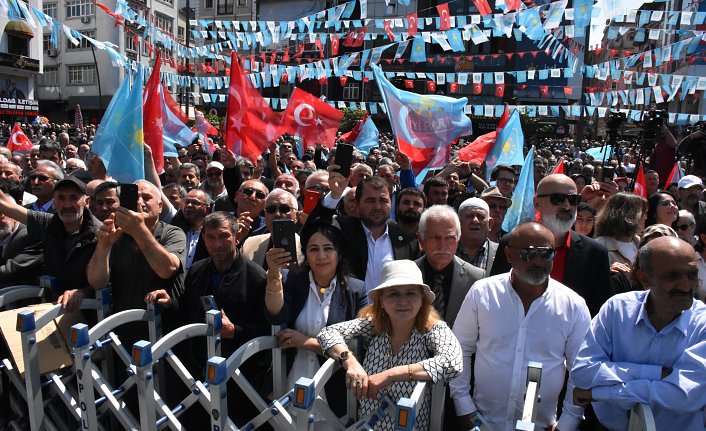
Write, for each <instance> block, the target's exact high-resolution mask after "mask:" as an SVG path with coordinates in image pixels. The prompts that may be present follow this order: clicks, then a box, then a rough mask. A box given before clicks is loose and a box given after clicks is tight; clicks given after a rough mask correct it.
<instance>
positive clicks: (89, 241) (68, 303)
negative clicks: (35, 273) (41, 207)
mask: <svg viewBox="0 0 706 431" xmlns="http://www.w3.org/2000/svg"><path fill="white" fill-rule="evenodd" d="M48 163H51V162H48ZM88 201H89V198H88V196H86V185H85V184H84V183H83V182H81V180H79V179H77V178H75V177H72V176H69V177H66V178H64V179H63V180H61V181H58V182H57V183H56V185H55V186H54V195H53V202H54V207H55V208H56V213H55V214H49V213H45V212H40V211H34V210H31V209H27V208H24V207H22V206H20V205H18V204H17V202H15V200H14V199H12V198H11V197H9V196H7V195H6V194H5V193H3V192H1V191H0V213H2V214H3V215H5V216H7V217H10V218H12V219H15V220H17V221H19V222H20V223H22V224H25V225H27V233H28V237H29V239H30V240H32V241H40V242H41V243H42V246H43V252H42V257H43V262H44V268H43V269H42V270H41V272H40V273H41V274H47V275H53V276H55V277H57V279H58V286H59V294H60V296H59V298H58V299H57V301H58V302H59V303H61V305H62V306H63V307H64V308H66V309H67V310H68V311H69V312H72V311H75V310H77V309H78V306H79V305H80V303H81V300H82V299H83V298H84V296H85V294H86V293H88V292H89V290H88V286H89V284H88V279H87V278H86V265H87V264H88V261H89V260H90V259H91V255H93V251H94V250H95V248H96V231H97V230H98V226H100V221H99V220H98V219H96V218H95V217H93V216H92V215H91V212H90V210H89V209H88Z"/></svg>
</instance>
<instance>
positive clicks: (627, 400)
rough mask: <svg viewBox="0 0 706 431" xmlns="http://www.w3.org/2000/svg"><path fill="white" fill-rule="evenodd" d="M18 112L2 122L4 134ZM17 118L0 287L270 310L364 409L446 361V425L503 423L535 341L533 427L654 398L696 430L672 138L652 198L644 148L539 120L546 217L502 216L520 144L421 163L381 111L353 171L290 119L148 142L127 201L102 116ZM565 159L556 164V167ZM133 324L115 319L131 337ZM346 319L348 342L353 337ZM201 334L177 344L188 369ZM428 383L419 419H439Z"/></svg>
mask: <svg viewBox="0 0 706 431" xmlns="http://www.w3.org/2000/svg"><path fill="white" fill-rule="evenodd" d="M10 126H11V125H8V124H0V128H1V129H2V131H3V132H5V134H6V135H7V134H8V133H7V132H9V128H10ZM25 132H26V133H27V135H28V137H30V139H32V140H33V142H36V145H35V146H34V147H33V148H32V150H31V151H30V152H29V153H26V154H13V153H12V152H10V151H9V150H8V149H7V148H6V147H0V256H1V259H0V285H2V286H11V285H16V284H32V283H36V282H37V277H38V276H40V275H52V276H55V277H57V279H58V286H59V289H58V291H57V292H56V297H55V298H53V299H54V300H56V301H57V302H58V303H61V304H62V306H64V307H66V308H67V310H68V311H69V312H75V311H77V310H78V309H79V306H80V303H81V300H82V299H83V298H87V297H91V296H92V295H94V291H95V290H96V289H101V288H103V287H106V286H107V287H109V288H110V289H111V293H112V311H113V312H119V311H122V310H127V309H133V308H144V307H145V306H146V304H148V303H156V304H158V305H160V306H161V307H162V308H163V309H164V310H165V314H164V320H165V327H166V328H167V329H169V328H173V327H177V326H180V325H184V324H188V323H195V322H201V321H203V319H204V314H205V312H206V310H207V308H208V306H209V304H210V305H211V306H213V305H214V304H215V306H216V307H217V309H218V310H220V311H221V316H222V321H223V329H222V332H221V337H222V339H223V343H222V352H221V355H222V356H226V357H227V356H229V355H230V354H231V353H233V352H234V351H235V350H236V349H237V348H238V347H240V346H242V345H243V344H245V343H247V342H248V341H249V340H251V339H253V338H255V337H258V336H261V335H269V333H270V327H271V326H270V325H273V324H283V325H285V327H286V328H287V329H284V330H282V331H281V332H280V333H279V334H278V337H279V343H280V347H281V348H283V349H286V351H287V379H288V383H289V384H290V386H291V385H292V384H293V383H294V382H295V381H296V380H297V379H298V378H299V377H302V376H308V377H311V376H313V375H314V373H316V371H317V370H318V368H319V367H320V365H321V364H322V363H323V362H324V361H325V360H326V359H327V358H333V359H335V360H337V361H338V362H339V363H340V364H341V370H340V371H339V372H337V374H336V375H334V377H333V378H332V379H331V380H330V381H329V383H328V384H327V386H326V391H325V399H326V400H327V402H328V403H329V405H330V406H331V408H332V409H333V411H334V412H336V413H337V414H339V415H342V414H343V413H344V412H345V407H346V405H345V394H346V390H350V391H352V392H353V394H354V396H355V397H357V398H358V399H359V400H360V402H359V411H360V413H361V415H365V414H368V413H370V412H373V411H375V410H376V409H377V407H378V399H379V397H380V396H381V395H383V394H384V395H388V396H390V397H391V398H394V399H398V398H400V397H403V396H410V395H411V393H412V390H413V389H414V386H415V383H416V382H418V381H429V382H434V383H436V382H448V383H449V390H448V392H447V396H446V398H447V399H446V403H445V419H444V420H445V429H463V430H468V429H472V428H473V427H474V426H475V425H476V424H478V422H477V421H479V420H480V421H482V422H483V423H484V424H485V425H486V426H487V427H489V428H488V429H491V430H514V429H515V423H516V421H517V420H518V419H519V418H520V416H521V413H522V408H523V404H524V397H525V389H526V381H527V365H528V363H529V362H530V361H533V362H540V363H542V382H541V386H540V389H539V393H540V397H541V403H539V404H538V412H537V415H536V429H547V430H549V429H556V430H572V429H573V430H575V429H582V430H601V429H609V430H624V429H627V420H628V414H627V412H629V410H630V409H631V407H633V406H634V405H635V404H638V403H645V404H649V405H650V406H651V408H652V411H653V413H654V418H655V422H656V425H657V429H662V430H673V429H679V430H699V431H701V430H703V427H704V425H705V423H706V421H705V418H706V385H704V384H703V382H705V381H706V306H704V303H703V302H702V301H703V300H704V299H705V298H706V287H705V286H704V280H706V263H705V261H704V259H705V258H706V216H704V214H706V202H705V201H704V197H703V191H704V183H703V179H702V178H701V177H699V176H697V175H686V176H684V177H682V178H681V179H679V180H678V182H676V183H674V184H665V182H666V177H667V173H665V172H664V169H665V168H664V166H667V167H669V166H671V165H673V164H674V158H672V160H669V163H666V164H665V163H661V165H663V166H660V167H657V166H656V165H657V164H656V163H655V162H656V161H657V159H658V158H659V157H661V155H660V154H658V151H657V150H655V153H653V154H652V155H651V156H650V158H651V159H652V160H648V163H652V164H653V165H654V166H655V169H646V173H645V177H646V185H647V195H648V196H649V198H648V199H644V198H642V197H640V196H639V195H637V194H635V193H632V192H631V191H630V185H629V184H630V180H629V178H630V177H632V176H633V175H634V172H635V164H634V163H635V161H636V159H637V158H638V153H637V152H638V150H637V148H631V147H629V146H628V145H621V146H620V147H619V149H618V151H616V152H615V155H613V156H611V157H608V158H606V160H593V159H592V158H591V157H590V156H589V155H588V154H587V152H586V150H587V149H588V148H587V146H590V145H589V144H587V143H586V142H580V143H579V142H574V141H572V140H571V139H566V140H559V139H551V140H550V139H547V140H543V141H540V140H536V142H534V145H535V146H536V147H535V148H536V149H537V153H536V154H537V156H536V157H535V160H534V181H535V196H534V205H535V208H536V212H537V217H536V220H534V221H526V222H524V223H521V224H519V225H518V226H516V227H514V228H513V229H512V230H511V231H510V232H505V231H503V229H502V226H503V221H504V218H505V216H506V214H507V212H508V209H509V208H510V206H511V205H512V202H513V201H512V197H513V191H514V189H515V185H516V184H517V181H518V177H519V174H520V172H519V167H517V166H505V165H499V166H496V167H495V168H494V169H493V170H492V172H490V175H489V178H490V181H489V182H486V181H485V178H486V177H485V173H484V171H483V166H481V165H477V164H474V163H467V162H463V161H461V160H460V159H459V158H458V157H456V152H457V151H458V150H459V146H461V145H463V143H461V144H458V146H457V147H455V148H454V151H453V152H452V158H451V161H450V162H449V163H448V164H447V166H446V167H445V168H444V169H442V170H440V171H437V172H434V173H433V174H431V175H428V176H427V178H426V179H425V180H424V181H423V182H422V184H417V183H416V182H415V181H416V180H415V175H414V172H413V170H412V164H411V160H410V158H409V157H408V156H407V155H405V154H403V153H401V152H400V151H399V150H398V149H397V147H396V145H395V143H394V137H393V136H391V135H389V134H384V133H383V134H382V135H381V137H380V142H379V145H378V146H377V147H375V148H373V149H371V150H370V151H369V153H368V154H362V153H360V152H358V151H356V152H354V154H353V163H352V165H351V168H350V174H349V175H345V176H344V175H343V174H342V173H341V169H340V168H341V167H340V166H339V165H338V164H337V163H336V158H335V153H336V148H335V147H334V148H332V149H328V148H320V147H310V148H307V149H305V150H303V151H301V150H299V148H298V144H297V141H296V140H295V139H294V138H292V137H289V136H283V137H280V138H278V139H277V140H276V141H275V142H273V143H272V144H271V145H270V147H269V148H268V149H267V150H266V151H265V152H264V153H263V154H262V156H261V157H259V158H258V159H257V160H256V161H250V160H247V159H244V158H241V157H238V156H236V155H235V154H233V153H232V152H231V151H230V150H228V149H225V148H222V147H217V149H216V151H215V152H214V153H213V154H209V152H207V151H206V149H205V147H204V143H203V141H202V140H201V139H199V138H197V139H195V140H194V142H192V143H191V144H190V145H188V146H185V147H183V148H178V156H177V157H167V158H165V163H164V166H165V169H164V172H157V171H156V169H155V168H154V166H155V164H154V161H153V157H152V152H151V150H150V149H149V147H148V146H146V145H145V167H146V168H145V169H146V171H145V179H144V180H138V181H136V182H135V184H136V195H137V196H136V199H137V202H136V206H135V207H133V208H132V209H129V208H131V206H132V205H134V204H135V203H134V202H127V201H126V199H128V198H127V196H128V193H127V190H128V186H126V185H122V184H118V183H117V182H115V181H113V180H112V179H111V178H110V175H109V172H106V169H105V166H104V164H103V162H102V160H101V158H100V157H99V156H98V155H96V154H94V153H92V152H91V145H92V139H93V136H94V134H95V128H93V127H92V126H88V127H86V128H82V129H79V130H77V129H74V128H73V127H72V126H70V125H57V124H51V125H50V126H48V127H39V126H31V125H26V126H25ZM672 142H673V143H675V142H676V141H674V140H673V138H672ZM674 146H675V145H672V147H671V148H672V149H673V148H674ZM648 159H649V158H648ZM561 163H563V164H564V172H565V174H557V173H552V171H553V168H554V167H556V166H558V165H559V164H561ZM613 172H614V174H613ZM283 220H289V221H290V224H291V225H293V226H294V229H295V230H296V234H295V243H296V245H295V247H293V248H291V249H287V248H283V247H280V246H279V243H276V242H275V238H274V237H275V232H276V226H277V225H279V224H280V222H281V221H283ZM203 297H212V301H203V300H202V298H203ZM143 332H144V331H143V330H142V329H141V328H139V327H125V328H121V329H120V333H119V336H120V339H121V342H122V344H123V345H126V346H130V345H132V343H134V342H136V341H138V340H140V339H143V338H146V334H145V333H143ZM353 338H357V339H359V340H362V346H360V347H361V349H360V351H356V352H353V351H350V350H349V347H348V345H347V343H348V342H349V341H350V340H351V339H353ZM203 350H204V349H198V348H191V346H187V347H186V348H184V349H183V351H181V352H180V355H183V359H184V361H185V363H189V364H191V368H192V369H193V374H194V376H195V377H197V378H198V377H202V375H201V376H200V375H199V373H202V372H203V371H202V368H203V364H204V363H205V361H206V359H207V358H205V357H204V356H201V353H199V352H202V351H203ZM268 367H269V364H268V362H267V358H266V357H265V356H263V355H260V356H256V357H255V358H254V360H252V361H249V363H248V364H247V365H246V366H244V367H243V369H242V370H241V371H242V373H243V374H244V375H245V376H246V377H247V378H248V379H249V380H250V381H251V382H254V385H255V387H256V388H257V389H258V390H259V391H260V392H261V393H262V394H263V396H267V395H269V393H270V390H271V388H268V387H267V385H266V384H265V381H266V380H267V379H266V376H267V375H268ZM199 370H201V371H199ZM429 397H430V395H429V394H427V395H426V396H425V399H424V402H423V403H422V407H421V409H420V411H419V412H418V413H417V416H416V421H417V429H428V427H429V425H428V424H429V420H430V415H431V412H430V400H429ZM228 398H229V403H230V405H231V407H230V408H229V412H230V413H231V417H232V418H233V419H234V420H235V421H236V423H237V424H238V425H242V424H244V423H245V422H247V420H249V419H251V418H252V417H254V415H255V414H257V412H256V411H254V410H253V407H252V406H250V408H248V407H246V406H247V405H248V404H249V403H248V402H247V400H246V397H245V395H244V394H243V393H242V391H240V389H239V388H237V387H236V386H235V385H233V386H232V387H230V388H229V397H228ZM7 414H9V413H8V412H1V413H0V416H2V415H7ZM4 419H7V417H5V418H4ZM188 420H189V421H191V422H189V423H192V424H196V425H199V424H200V425H201V426H205V425H204V424H205V423H206V421H208V417H207V416H205V415H203V416H198V415H195V416H193V417H190V418H188ZM314 420H315V428H316V429H328V428H329V427H330V424H329V423H327V422H326V421H325V418H324V416H316V417H315V418H314ZM392 427H393V424H392V421H391V419H390V418H387V419H385V420H384V421H382V422H381V423H379V424H378V428H379V429H392Z"/></svg>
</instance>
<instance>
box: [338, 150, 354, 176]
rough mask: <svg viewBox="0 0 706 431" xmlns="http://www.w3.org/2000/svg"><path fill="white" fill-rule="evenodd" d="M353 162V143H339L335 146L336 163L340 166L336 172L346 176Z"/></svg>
mask: <svg viewBox="0 0 706 431" xmlns="http://www.w3.org/2000/svg"><path fill="white" fill-rule="evenodd" d="M352 162H353V145H351V144H344V143H340V144H338V146H336V162H335V163H336V164H337V165H338V166H340V168H339V169H336V172H338V173H340V174H341V175H343V176H344V177H346V178H348V176H349V175H350V173H351V163H352Z"/></svg>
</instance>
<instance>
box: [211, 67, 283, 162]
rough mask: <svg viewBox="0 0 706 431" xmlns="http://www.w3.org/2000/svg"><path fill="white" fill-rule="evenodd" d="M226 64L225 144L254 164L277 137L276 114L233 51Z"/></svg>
mask: <svg viewBox="0 0 706 431" xmlns="http://www.w3.org/2000/svg"><path fill="white" fill-rule="evenodd" d="M230 67H231V69H230V87H229V88H228V111H227V112H226V121H225V125H224V141H225V146H226V148H228V149H229V150H231V151H233V152H234V153H236V154H238V155H241V156H243V157H246V158H247V159H249V160H250V161H252V162H253V163H255V162H256V161H257V158H258V157H259V156H260V155H261V154H262V152H263V151H264V149H265V148H267V147H268V146H269V145H270V142H272V141H274V140H275V138H276V137H277V136H278V134H277V132H278V128H279V122H280V121H279V116H278V114H276V113H275V112H273V111H272V108H271V107H270V104H269V103H267V101H265V99H264V98H263V97H262V95H260V92H259V91H258V90H257V89H256V88H255V87H254V86H253V85H252V82H251V81H250V79H248V78H247V77H246V76H245V74H244V73H243V70H242V69H241V68H240V64H238V57H237V56H236V55H235V53H233V54H232V56H231V64H230ZM247 114H249V115H247Z"/></svg>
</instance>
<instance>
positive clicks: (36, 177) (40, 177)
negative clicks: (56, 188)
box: [29, 174, 56, 182]
mask: <svg viewBox="0 0 706 431" xmlns="http://www.w3.org/2000/svg"><path fill="white" fill-rule="evenodd" d="M29 180H30V181H34V180H39V181H41V182H45V181H49V180H56V179H55V178H52V177H48V176H46V175H42V174H32V175H30V176H29Z"/></svg>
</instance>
